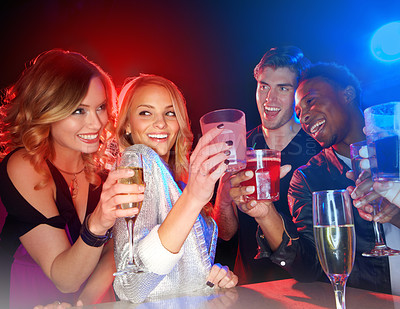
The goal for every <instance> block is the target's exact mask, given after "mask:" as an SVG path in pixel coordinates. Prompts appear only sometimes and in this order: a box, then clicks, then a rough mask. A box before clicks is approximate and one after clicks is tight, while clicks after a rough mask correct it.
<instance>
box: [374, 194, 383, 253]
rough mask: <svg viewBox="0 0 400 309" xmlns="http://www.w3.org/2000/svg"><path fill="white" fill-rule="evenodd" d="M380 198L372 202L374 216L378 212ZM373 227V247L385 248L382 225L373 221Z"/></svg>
mask: <svg viewBox="0 0 400 309" xmlns="http://www.w3.org/2000/svg"><path fill="white" fill-rule="evenodd" d="M381 202H382V198H379V199H377V200H376V201H374V205H373V206H374V212H373V214H374V216H375V215H376V214H377V213H378V212H379V211H380V208H381V207H380V206H381ZM373 226H374V234H375V246H385V240H384V239H383V230H382V224H381V223H379V222H376V221H373Z"/></svg>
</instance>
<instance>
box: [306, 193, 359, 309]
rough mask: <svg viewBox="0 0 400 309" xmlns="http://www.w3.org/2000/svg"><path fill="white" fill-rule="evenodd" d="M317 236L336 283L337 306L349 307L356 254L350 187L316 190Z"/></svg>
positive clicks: (326, 267) (321, 255)
mask: <svg viewBox="0 0 400 309" xmlns="http://www.w3.org/2000/svg"><path fill="white" fill-rule="evenodd" d="M313 223H314V238H315V244H316V247H317V252H318V258H319V261H320V263H321V266H322V269H323V270H324V272H325V274H326V275H327V276H328V278H329V280H330V281H331V283H332V286H333V290H334V292H335V300H336V308H337V309H339V308H342V309H344V308H346V303H345V288H346V282H347V278H348V276H349V275H350V273H351V270H352V269H353V264H354V258H355V246H356V240H355V231H354V219H353V211H352V204H351V198H350V195H349V193H348V192H347V191H346V190H328V191H318V192H313Z"/></svg>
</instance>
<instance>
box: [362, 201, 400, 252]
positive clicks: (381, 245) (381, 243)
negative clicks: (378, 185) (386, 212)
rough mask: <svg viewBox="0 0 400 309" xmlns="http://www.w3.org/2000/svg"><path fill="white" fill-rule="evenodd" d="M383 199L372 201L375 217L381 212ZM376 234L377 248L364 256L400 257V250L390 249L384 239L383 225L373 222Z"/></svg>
mask: <svg viewBox="0 0 400 309" xmlns="http://www.w3.org/2000/svg"><path fill="white" fill-rule="evenodd" d="M381 203H382V198H379V199H378V200H375V201H372V202H371V205H372V206H373V207H374V215H375V214H377V213H378V212H379V211H380V205H381ZM373 226H374V234H375V247H374V248H373V249H372V250H371V251H368V252H363V253H362V256H365V257H384V256H395V255H400V250H396V249H392V248H390V247H388V246H387V245H386V243H385V240H384V239H383V226H382V224H381V223H379V222H376V221H373Z"/></svg>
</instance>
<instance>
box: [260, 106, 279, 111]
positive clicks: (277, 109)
mask: <svg viewBox="0 0 400 309" xmlns="http://www.w3.org/2000/svg"><path fill="white" fill-rule="evenodd" d="M264 110H265V111H266V112H279V111H280V110H281V109H280V108H279V107H272V106H264Z"/></svg>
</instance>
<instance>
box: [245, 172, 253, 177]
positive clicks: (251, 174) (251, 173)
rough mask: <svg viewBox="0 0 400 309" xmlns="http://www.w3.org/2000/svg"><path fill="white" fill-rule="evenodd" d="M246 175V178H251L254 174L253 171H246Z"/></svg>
mask: <svg viewBox="0 0 400 309" xmlns="http://www.w3.org/2000/svg"><path fill="white" fill-rule="evenodd" d="M244 175H245V176H246V177H250V176H253V172H252V171H246V172H244Z"/></svg>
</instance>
